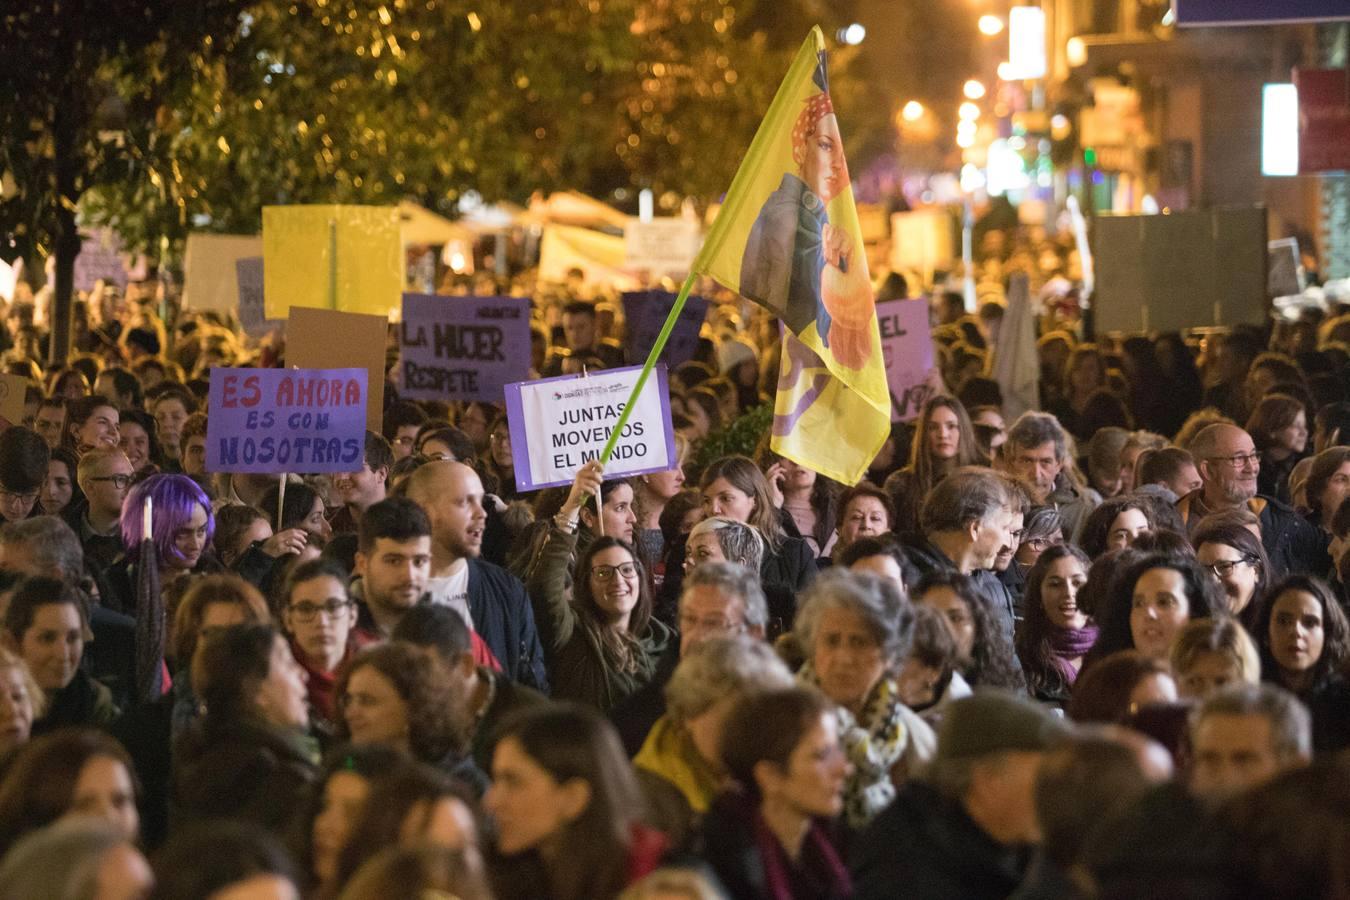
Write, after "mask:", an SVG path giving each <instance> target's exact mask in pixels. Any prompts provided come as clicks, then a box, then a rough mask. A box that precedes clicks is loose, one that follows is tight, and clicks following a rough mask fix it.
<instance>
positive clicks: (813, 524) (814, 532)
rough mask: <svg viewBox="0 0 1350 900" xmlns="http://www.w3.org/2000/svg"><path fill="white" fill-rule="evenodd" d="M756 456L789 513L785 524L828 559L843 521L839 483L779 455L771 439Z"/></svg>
mask: <svg viewBox="0 0 1350 900" xmlns="http://www.w3.org/2000/svg"><path fill="white" fill-rule="evenodd" d="M756 455H757V456H758V462H759V465H760V468H761V469H762V470H763V472H764V480H765V481H767V482H768V484H769V493H770V495H771V496H772V499H773V500H774V502H775V505H777V506H778V508H779V509H780V510H781V512H782V513H783V514H785V515H780V519H782V521H783V523H784V525H791V527H792V530H795V531H796V533H797V536H798V537H800V538H802V540H804V541H806V543H807V546H809V547H810V548H811V552H812V553H814V554H815V556H816V558H817V559H819V558H820V557H822V556H828V555H829V551H830V549H831V541H832V540H833V538H834V533H835V522H836V520H837V519H838V518H839V495H840V493H841V492H842V488H841V486H840V484H839V482H837V481H833V480H831V479H829V478H826V477H825V476H823V475H820V474H817V473H816V472H815V471H813V470H811V469H808V468H806V466H803V465H799V464H797V463H795V462H793V461H792V460H790V459H787V458H786V457H783V456H779V455H778V454H777V453H775V452H773V451H772V450H771V449H769V444H768V440H767V438H766V439H765V440H764V441H763V442H762V443H761V445H760V448H759V451H758V453H757V454H756Z"/></svg>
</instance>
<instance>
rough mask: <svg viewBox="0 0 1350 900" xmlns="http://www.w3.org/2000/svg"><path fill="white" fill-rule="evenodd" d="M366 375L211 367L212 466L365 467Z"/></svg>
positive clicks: (277, 469) (269, 469) (270, 469)
mask: <svg viewBox="0 0 1350 900" xmlns="http://www.w3.org/2000/svg"><path fill="white" fill-rule="evenodd" d="M366 380H367V372H366V370H365V369H212V370H211V390H210V394H209V395H208V404H209V409H210V412H209V414H208V416H207V426H206V470H207V471H208V472H254V473H259V474H265V473H274V474H275V473H281V472H354V471H357V470H359V469H360V468H361V462H362V458H363V456H364V453H365V438H366V390H367V385H366Z"/></svg>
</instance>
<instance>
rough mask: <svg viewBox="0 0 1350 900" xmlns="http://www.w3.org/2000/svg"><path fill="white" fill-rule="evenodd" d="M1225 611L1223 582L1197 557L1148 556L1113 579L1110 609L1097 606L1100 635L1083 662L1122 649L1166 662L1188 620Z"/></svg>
mask: <svg viewBox="0 0 1350 900" xmlns="http://www.w3.org/2000/svg"><path fill="white" fill-rule="evenodd" d="M1225 610H1226V607H1225V605H1224V601H1223V594H1222V592H1221V591H1220V590H1219V586H1218V584H1216V583H1215V581H1214V580H1213V579H1212V578H1210V577H1209V576H1207V575H1206V574H1205V573H1204V570H1203V569H1201V568H1200V565H1199V564H1198V563H1196V562H1195V561H1194V560H1191V559H1182V558H1178V557H1175V556H1162V555H1158V554H1151V555H1149V556H1146V557H1144V558H1143V559H1142V560H1140V561H1139V562H1136V563H1134V564H1133V565H1132V566H1131V567H1130V568H1129V569H1128V570H1127V571H1125V572H1124V573H1123V574H1121V575H1120V576H1119V577H1118V578H1117V579H1116V580H1115V581H1114V582H1113V584H1112V588H1111V594H1110V596H1109V597H1108V598H1107V603H1106V608H1105V609H1102V610H1097V611H1096V612H1097V613H1098V616H1099V621H1100V622H1101V635H1100V636H1099V637H1098V639H1097V643H1096V644H1095V645H1094V646H1093V648H1092V650H1091V651H1089V653H1088V656H1087V659H1086V660H1084V667H1085V668H1086V667H1088V666H1091V665H1092V664H1093V663H1095V662H1096V661H1097V660H1098V659H1100V658H1102V657H1104V656H1107V655H1109V654H1111V653H1114V652H1116V651H1118V650H1138V651H1139V652H1140V653H1143V654H1144V655H1145V656H1147V657H1150V658H1151V659H1157V660H1162V661H1164V662H1165V661H1166V660H1167V654H1168V651H1169V650H1170V649H1171V646H1172V639H1173V638H1174V637H1176V634H1177V632H1178V631H1180V630H1181V627H1182V626H1183V625H1185V624H1186V623H1187V622H1189V621H1192V620H1193V619H1203V618H1207V617H1212V616H1219V615H1224V614H1225Z"/></svg>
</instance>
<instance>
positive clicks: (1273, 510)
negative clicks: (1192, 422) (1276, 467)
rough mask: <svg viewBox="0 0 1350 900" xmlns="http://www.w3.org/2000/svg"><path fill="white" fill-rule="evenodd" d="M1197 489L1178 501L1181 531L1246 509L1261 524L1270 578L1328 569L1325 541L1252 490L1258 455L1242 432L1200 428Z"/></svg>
mask: <svg viewBox="0 0 1350 900" xmlns="http://www.w3.org/2000/svg"><path fill="white" fill-rule="evenodd" d="M1190 450H1191V455H1192V456H1193V457H1195V466H1196V469H1197V470H1198V471H1199V473H1200V488H1199V489H1198V490H1194V491H1191V492H1190V493H1189V494H1187V495H1186V496H1184V497H1182V498H1181V499H1180V500H1178V501H1177V510H1178V511H1179V512H1180V513H1181V518H1182V520H1183V521H1184V522H1185V523H1186V527H1187V528H1188V529H1189V530H1190V531H1191V532H1192V533H1194V532H1195V530H1196V528H1197V527H1198V525H1199V523H1200V520H1201V519H1203V518H1204V517H1205V516H1207V515H1209V514H1210V513H1212V512H1218V511H1220V510H1224V509H1234V508H1237V507H1244V506H1245V507H1246V508H1247V509H1249V510H1251V511H1252V512H1253V513H1255V514H1256V516H1257V518H1259V519H1260V520H1261V544H1262V545H1263V546H1264V547H1265V548H1266V553H1267V554H1268V555H1269V556H1270V568H1271V578H1270V580H1272V581H1273V580H1276V579H1279V578H1281V577H1283V576H1284V575H1286V574H1288V573H1290V572H1307V573H1311V574H1315V575H1321V574H1324V573H1325V572H1326V571H1327V570H1328V569H1330V567H1331V557H1330V555H1329V554H1328V553H1327V546H1328V544H1329V543H1330V540H1329V538H1328V536H1327V535H1325V534H1324V533H1323V532H1322V530H1321V529H1320V528H1318V527H1316V526H1315V525H1312V524H1310V523H1309V522H1308V521H1307V520H1305V519H1304V518H1303V517H1302V516H1300V515H1299V514H1298V513H1297V512H1296V511H1295V510H1294V509H1293V507H1291V506H1288V505H1286V504H1284V503H1281V502H1280V501H1278V500H1276V499H1275V498H1274V497H1266V496H1262V495H1259V494H1257V492H1256V476H1257V475H1259V474H1260V473H1261V456H1260V454H1259V453H1257V452H1256V445H1255V444H1254V443H1253V442H1252V437H1251V435H1249V434H1248V433H1247V432H1245V431H1243V430H1242V429H1241V428H1238V427H1237V426H1236V425H1228V424H1225V423H1219V424H1215V425H1210V426H1209V427H1207V428H1203V429H1201V431H1200V433H1199V434H1197V435H1196V436H1195V440H1193V441H1192V442H1191V447H1190Z"/></svg>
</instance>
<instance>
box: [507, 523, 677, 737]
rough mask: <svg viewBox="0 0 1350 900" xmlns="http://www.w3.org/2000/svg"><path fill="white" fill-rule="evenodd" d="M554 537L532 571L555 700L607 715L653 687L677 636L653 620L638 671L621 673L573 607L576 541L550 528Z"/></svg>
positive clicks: (640, 638) (534, 600)
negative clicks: (660, 662)
mask: <svg viewBox="0 0 1350 900" xmlns="http://www.w3.org/2000/svg"><path fill="white" fill-rule="evenodd" d="M548 528H549V533H548V538H547V540H545V541H544V544H543V547H542V549H541V550H540V551H539V556H538V557H537V558H536V559H535V561H534V564H533V566H532V567H531V573H530V580H529V582H528V583H527V585H526V587H527V588H528V590H529V594H530V602H531V603H533V604H534V622H535V627H536V628H537V629H538V630H539V639H540V642H541V643H543V645H544V656H545V659H547V661H548V670H549V682H550V683H551V684H552V686H553V694H552V695H553V699H555V700H575V701H578V702H580V703H587V704H590V705H591V706H595V707H597V708H599V709H600V710H602V711H605V712H608V711H609V710H610V709H611V708H612V707H614V706H615V705H616V704H617V703H619V701H621V700H623V699H624V698H626V697H627V696H628V695H629V694H632V693H633V692H634V691H636V690H637V689H638V688H640V687H642V686H643V685H645V684H646V683H647V682H649V681H651V679H652V676H653V675H654V674H655V672H656V664H657V660H658V659H659V658H660V657H661V654H662V653H664V652H665V650H666V648H667V647H668V646H669V645H670V643H671V641H672V640H674V639H675V632H674V631H673V630H672V629H671V628H669V627H668V626H667V625H665V624H664V623H663V622H660V621H658V620H657V619H655V618H653V619H650V620H649V621H648V623H647V627H646V628H645V630H644V631H643V633H642V634H641V635H638V646H637V653H636V657H637V658H636V660H635V662H636V665H635V666H634V667H633V669H632V671H620V670H619V669H618V668H617V666H616V665H615V663H614V661H613V660H611V659H610V658H608V657H607V656H606V654H605V652H604V648H603V647H602V646H601V644H600V642H599V640H598V638H597V637H596V636H595V635H594V634H592V632H591V631H590V630H588V629H587V628H586V627H585V625H584V624H583V623H582V621H581V616H580V614H579V613H578V612H577V610H576V607H575V606H573V604H572V596H571V588H570V582H571V578H570V576H569V574H568V572H569V570H570V569H571V567H572V564H573V559H574V554H575V550H576V545H577V535H576V534H568V533H567V532H565V531H563V530H562V529H560V528H558V527H557V526H556V525H553V524H552V523H549V525H548Z"/></svg>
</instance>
